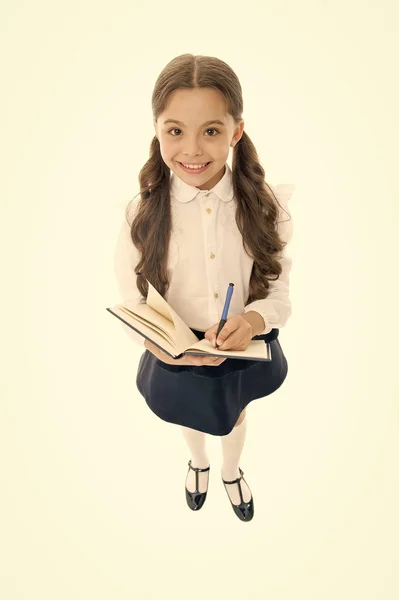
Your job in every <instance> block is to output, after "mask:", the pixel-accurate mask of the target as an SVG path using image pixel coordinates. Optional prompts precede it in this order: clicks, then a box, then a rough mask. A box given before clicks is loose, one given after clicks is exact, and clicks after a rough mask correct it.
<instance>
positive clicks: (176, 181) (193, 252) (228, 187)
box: [115, 163, 294, 436]
mask: <svg viewBox="0 0 399 600" xmlns="http://www.w3.org/2000/svg"><path fill="white" fill-rule="evenodd" d="M270 188H271V189H272V190H273V192H274V194H275V196H276V197H277V199H278V201H279V203H280V204H281V205H282V206H283V208H285V209H286V210H287V211H288V213H290V210H289V208H288V200H289V199H290V197H291V195H292V192H293V189H294V186H293V185H291V184H290V185H278V186H273V185H270ZM170 198H171V209H172V233H171V240H170V244H169V257H168V275H169V281H170V286H169V289H168V291H167V292H166V295H165V300H166V301H167V302H168V303H169V304H170V305H171V306H172V308H173V309H174V310H175V311H176V312H177V314H178V315H179V316H180V317H181V318H182V319H183V321H184V322H185V323H187V325H188V326H189V327H190V329H191V330H192V331H193V333H194V334H195V335H196V336H197V337H198V338H199V339H203V338H204V335H205V332H206V331H207V330H208V329H209V328H210V327H212V326H213V325H214V324H215V323H218V322H219V320H220V318H221V315H222V311H223V306H224V301H225V297H226V292H227V288H228V284H229V283H230V282H233V283H234V292H233V295H232V298H231V303H230V308H229V313H228V317H231V316H234V315H237V314H242V313H243V312H245V313H246V312H249V311H256V312H258V313H259V314H260V315H261V316H262V317H263V319H264V322H265V328H264V330H263V331H262V332H261V333H260V334H259V335H257V336H255V337H253V339H254V340H259V339H261V340H264V341H265V343H269V344H270V348H271V355H272V360H271V361H270V362H268V361H251V360H241V359H226V360H225V361H224V362H223V363H222V364H221V365H219V366H217V367H214V366H194V365H193V366H189V365H181V366H178V365H169V364H167V363H164V362H163V361H161V360H159V359H158V358H156V357H155V356H154V355H153V354H152V352H150V351H149V350H147V349H145V352H144V354H143V355H142V356H141V359H140V362H139V366H138V371H137V377H136V385H137V388H138V390H139V392H140V394H141V395H142V396H143V397H144V399H145V401H146V403H147V405H148V406H149V408H150V409H151V410H152V411H153V412H154V413H155V414H156V415H157V416H158V417H159V418H161V419H163V420H164V421H167V422H169V423H175V424H177V425H184V426H186V427H191V428H192V429H197V430H199V431H203V432H205V433H209V434H212V435H217V436H221V435H227V434H228V433H230V432H231V431H232V429H233V428H234V425H235V423H236V421H237V419H238V417H239V415H240V413H241V411H242V410H243V409H244V408H245V407H246V406H247V405H248V404H249V403H250V402H251V401H252V400H255V399H258V398H264V397H265V396H268V395H270V394H272V393H273V392H274V391H276V390H277V389H278V388H279V387H280V386H281V384H282V383H283V381H284V380H285V378H286V376H287V372H288V364H287V360H286V357H285V355H284V352H283V350H282V347H281V345H280V342H279V340H278V335H279V329H280V328H281V327H284V325H285V324H286V322H287V320H288V318H289V317H290V315H291V302H290V297H289V274H290V271H291V265H292V259H291V257H290V256H289V250H288V249H287V248H288V246H289V244H288V243H289V242H290V240H291V238H292V232H293V229H292V217H291V220H289V215H288V214H287V213H285V212H284V211H283V210H281V209H280V207H278V210H279V218H278V221H280V223H279V225H278V231H279V234H280V236H281V238H282V240H283V241H286V242H287V246H286V247H285V248H284V251H283V255H282V258H281V259H280V260H281V264H282V273H281V275H280V276H279V279H277V280H276V281H270V282H269V285H270V287H269V295H268V297H267V298H265V299H263V300H256V301H255V302H252V303H250V304H246V301H247V298H248V295H249V281H250V276H251V271H252V266H253V259H252V258H251V257H250V256H249V255H248V254H247V252H246V250H245V248H244V245H243V239H242V235H241V233H240V231H239V229H238V227H237V224H236V221H235V212H236V206H237V201H236V199H235V198H234V192H233V179H232V171H231V168H230V166H229V165H228V164H227V163H226V168H225V173H224V175H223V177H222V179H221V180H220V181H219V182H218V183H217V184H216V185H215V186H214V187H213V188H212V189H211V190H199V189H198V188H197V187H195V186H192V185H189V184H187V183H185V182H184V181H183V180H182V179H180V178H179V177H177V175H176V174H175V173H173V171H171V175H170ZM139 202H140V196H138V197H137V198H136V199H134V200H133V201H132V211H131V216H130V219H129V220H130V223H131V222H132V219H133V218H134V216H135V214H136V211H137V208H138V205H139ZM154 243H156V240H154ZM139 258H140V256H139V252H138V250H137V249H136V247H135V246H134V244H133V243H132V241H131V237H130V225H129V224H128V223H127V222H126V219H124V222H123V225H122V228H121V231H120V234H119V237H118V241H117V246H116V252H115V272H116V278H117V283H118V288H119V292H120V295H121V303H123V302H124V301H133V302H136V303H140V302H143V297H142V296H141V294H140V292H139V290H138V289H137V287H136V274H135V272H134V267H135V265H136V264H137V262H138V261H139ZM120 325H121V327H122V328H123V330H124V331H125V333H127V334H128V335H129V337H130V338H131V339H132V340H133V341H134V342H135V343H137V344H139V345H140V346H142V347H143V348H144V342H145V338H143V337H142V336H140V335H139V334H138V333H136V332H135V331H133V330H132V329H131V328H129V327H128V326H127V325H125V324H124V323H122V322H120Z"/></svg>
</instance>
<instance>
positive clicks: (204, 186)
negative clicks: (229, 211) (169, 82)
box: [154, 88, 244, 190]
mask: <svg viewBox="0 0 399 600" xmlns="http://www.w3.org/2000/svg"><path fill="white" fill-rule="evenodd" d="M175 119H177V120H178V121H175ZM169 120H170V121H169ZM172 120H173V121H172ZM215 120H216V121H220V122H219V123H217V122H215ZM166 121H168V122H166ZM154 128H155V134H156V136H157V138H158V140H159V143H160V149H161V155H162V158H163V160H164V162H165V163H166V164H167V166H168V167H169V168H170V169H171V170H172V171H173V172H174V173H175V174H176V175H177V176H178V177H180V179H182V180H183V181H184V182H185V183H187V184H188V185H193V186H195V187H197V188H198V189H200V190H210V189H212V188H213V187H214V186H215V185H216V184H217V183H218V182H219V181H220V180H221V179H222V177H223V175H224V172H225V164H226V162H227V159H228V156H229V151H230V148H231V147H233V146H235V145H236V143H237V142H238V141H239V139H240V138H241V136H242V132H243V129H244V121H241V123H240V124H239V125H238V126H236V125H235V123H234V120H233V117H232V116H231V115H230V114H226V103H225V99H224V97H223V95H222V94H221V92H219V91H218V90H215V89H212V88H200V89H181V88H179V89H177V90H174V92H172V94H171V95H170V96H169V101H168V104H167V107H166V109H165V110H164V112H163V113H162V114H161V115H160V116H159V118H158V121H157V122H156V123H155V122H154ZM208 162H209V163H210V164H209V165H208V166H207V167H205V168H204V169H201V170H199V171H198V172H196V171H191V170H188V169H185V168H184V167H183V166H182V165H181V163H184V164H188V163H191V164H192V165H203V164H204V163H208Z"/></svg>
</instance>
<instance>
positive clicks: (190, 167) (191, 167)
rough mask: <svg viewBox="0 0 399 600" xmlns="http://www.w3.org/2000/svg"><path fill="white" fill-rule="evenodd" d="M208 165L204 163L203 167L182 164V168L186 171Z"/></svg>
mask: <svg viewBox="0 0 399 600" xmlns="http://www.w3.org/2000/svg"><path fill="white" fill-rule="evenodd" d="M206 164H208V163H204V164H203V165H185V164H184V163H182V165H183V167H186V168H187V169H194V170H195V169H201V168H202V167H205V165H206Z"/></svg>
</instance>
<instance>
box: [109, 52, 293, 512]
mask: <svg viewBox="0 0 399 600" xmlns="http://www.w3.org/2000/svg"><path fill="white" fill-rule="evenodd" d="M152 111H153V117H154V129H155V136H154V138H153V140H152V142H151V147H150V157H149V159H148V161H147V162H146V163H145V165H144V166H143V167H142V169H141V171H140V173H139V183H140V195H139V197H138V198H134V199H133V200H132V205H133V210H132V214H131V217H130V219H127V222H126V221H125V220H124V222H123V226H122V229H121V232H120V236H119V238H118V243H117V248H116V255H115V269H116V275H117V281H118V286H119V290H120V294H121V297H122V301H121V302H122V303H123V302H124V301H133V302H136V303H140V302H145V301H146V298H147V293H148V289H147V288H148V285H147V283H146V281H145V279H148V280H149V281H150V282H151V284H152V285H153V286H154V287H155V288H156V289H157V291H158V292H159V293H160V294H161V295H162V296H163V297H164V298H165V300H166V301H167V302H168V303H169V304H170V305H171V306H172V307H173V309H174V310H175V311H176V312H177V313H178V314H179V316H180V317H181V318H182V319H183V320H184V321H185V323H187V324H188V325H189V327H190V328H191V330H192V331H193V332H194V333H195V335H196V336H197V337H198V338H199V339H200V340H201V339H203V338H204V337H205V338H206V339H208V340H209V341H210V342H212V343H213V344H214V341H215V334H216V332H217V327H218V324H219V320H220V318H221V314H222V310H223V306H224V301H225V295H226V291H227V288H228V284H229V282H233V283H234V293H233V296H232V299H231V304H230V309H229V314H228V319H227V322H226V323H225V325H224V327H223V329H222V331H221V333H220V335H219V337H218V341H217V343H218V344H221V343H222V342H223V343H222V345H221V346H220V348H221V349H222V350H224V349H226V350H245V349H246V348H247V346H248V344H249V343H250V342H251V340H252V339H257V340H259V339H262V340H264V341H265V343H269V344H270V347H271V353H272V360H271V361H270V362H266V361H251V360H241V359H231V360H226V359H224V358H215V357H200V356H191V357H190V356H184V357H183V358H180V359H177V360H174V359H172V358H170V357H169V356H168V355H167V354H165V353H164V352H162V351H161V350H160V349H159V348H158V347H157V346H155V345H154V344H152V343H151V342H149V341H148V340H146V339H145V338H143V337H142V336H140V335H139V334H137V333H136V332H134V331H133V330H132V329H131V328H129V327H128V326H127V325H125V324H123V323H121V325H122V327H123V329H124V330H125V332H126V333H128V335H129V336H130V337H131V338H132V339H133V340H134V341H136V342H137V343H139V344H140V345H141V346H144V347H145V348H146V350H145V352H144V353H143V355H142V357H141V359H140V363H139V367H138V372H137V379H136V384H137V388H138V390H139V391H140V393H141V394H142V396H143V397H144V398H145V401H146V403H147V404H148V406H149V407H150V409H151V410H152V411H153V412H154V413H155V414H156V415H157V416H158V417H159V418H161V419H163V420H164V421H167V422H170V423H175V424H177V425H179V426H180V427H181V430H182V433H183V436H184V438H185V440H186V442H187V446H188V448H189V451H190V455H191V458H190V460H189V463H188V465H189V469H188V473H187V477H186V481H185V486H186V491H185V493H186V500H187V503H188V506H189V507H190V508H191V509H192V510H198V509H200V508H201V507H202V506H203V504H204V502H205V498H206V495H207V490H208V477H209V469H210V464H209V458H208V455H207V452H206V440H205V434H206V433H209V434H211V435H216V436H221V445H222V452H223V466H222V470H221V476H222V480H223V483H224V484H225V489H226V492H227V495H228V497H229V499H230V502H231V505H232V507H233V510H234V513H235V514H236V515H237V517H238V518H240V519H241V520H242V521H249V520H251V519H252V517H253V514H254V501H253V497H252V493H251V491H250V488H249V487H248V485H247V483H246V481H245V480H244V478H243V471H242V470H241V469H240V467H239V459H240V456H241V452H242V449H243V446H244V439H245V434H246V420H245V409H246V406H247V405H248V404H249V403H250V402H251V401H252V400H255V399H257V398H263V397H265V396H268V395H270V394H272V393H273V392H274V391H276V390H277V389H278V388H279V387H280V386H281V384H282V383H283V381H284V380H285V378H286V376H287V372H288V366H287V360H286V358H285V356H284V353H283V351H282V348H281V345H280V342H279V340H278V339H277V337H278V334H279V328H281V327H283V326H284V325H285V324H286V322H287V319H288V318H289V316H290V314H291V303H290V299H289V273H290V269H291V263H292V261H291V259H290V258H289V257H288V256H287V253H286V249H285V247H286V245H287V243H288V242H289V241H290V239H291V237H292V223H290V219H285V220H284V217H286V215H284V214H283V211H284V212H285V213H286V214H287V215H288V216H290V215H289V213H288V212H287V211H285V210H284V209H282V210H279V209H280V208H282V207H281V205H280V203H279V202H278V201H277V199H276V196H275V194H274V193H273V191H272V190H271V188H270V187H269V186H268V185H267V184H266V182H265V180H264V175H265V172H264V170H263V168H262V166H261V165H260V162H259V158H258V155H257V153H256V149H255V147H254V145H253V143H252V141H251V139H250V137H249V136H248V134H247V133H246V132H245V131H244V121H243V119H242V111H243V99H242V93H241V86H240V83H239V81H238V79H237V76H236V75H235V73H234V72H233V71H232V69H231V68H230V67H229V66H228V65H227V64H226V63H225V62H223V61H221V60H218V59H217V58H213V57H207V56H194V55H192V54H183V55H182V56H178V57H177V58H175V59H174V60H172V61H171V62H170V63H169V64H167V65H166V67H165V68H164V70H163V71H162V73H161V74H160V75H159V77H158V79H157V81H156V84H155V89H154V91H153V95H152ZM230 148H233V159H232V168H231V169H230V167H229V165H228V164H227V159H228V157H229V151H230ZM278 188H279V192H278V195H279V200H280V201H281V202H283V203H285V204H286V205H287V202H288V199H289V197H290V195H291V193H292V186H278ZM275 191H276V194H277V189H276V190H275ZM129 205H130V203H129ZM127 215H128V210H127V211H126V215H125V216H126V218H127ZM283 250H284V251H283Z"/></svg>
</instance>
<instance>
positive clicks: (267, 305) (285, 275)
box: [244, 184, 295, 335]
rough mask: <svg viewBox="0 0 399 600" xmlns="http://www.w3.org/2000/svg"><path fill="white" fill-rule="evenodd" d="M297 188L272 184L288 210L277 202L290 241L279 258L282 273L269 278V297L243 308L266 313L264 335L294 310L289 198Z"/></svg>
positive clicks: (284, 234) (284, 238)
mask: <svg viewBox="0 0 399 600" xmlns="http://www.w3.org/2000/svg"><path fill="white" fill-rule="evenodd" d="M294 188H295V185H293V184H280V185H278V186H276V187H275V188H273V191H274V193H275V196H276V197H277V200H278V201H279V203H280V204H281V206H282V207H283V208H284V209H285V210H287V211H288V213H289V215H288V214H287V213H286V212H284V211H283V210H282V209H281V208H280V207H279V206H278V205H277V208H278V210H279V217H278V221H279V223H278V224H277V230H278V232H279V234H280V238H281V239H282V241H284V242H287V244H286V245H285V247H284V248H283V251H282V255H281V258H280V263H281V266H282V271H281V274H280V276H279V278H278V279H277V280H276V281H269V295H268V297H267V298H265V299H264V300H255V301H254V302H251V304H247V306H246V307H245V308H244V313H247V312H249V311H251V310H254V311H256V312H258V313H259V314H260V315H261V316H262V317H263V320H264V322H265V328H264V330H263V331H261V333H259V334H258V335H265V334H267V333H269V332H270V331H271V330H272V329H280V328H281V327H284V325H285V324H286V323H287V320H288V318H289V317H290V316H291V312H292V310H291V300H290V292H289V283H290V279H289V276H290V272H291V266H292V258H291V253H290V250H291V246H290V242H291V239H292V235H293V225H292V221H293V219H292V215H291V211H290V210H289V208H288V201H289V200H290V198H291V196H292V194H293V191H294ZM290 217H291V218H290ZM282 221H283V222H282Z"/></svg>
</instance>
